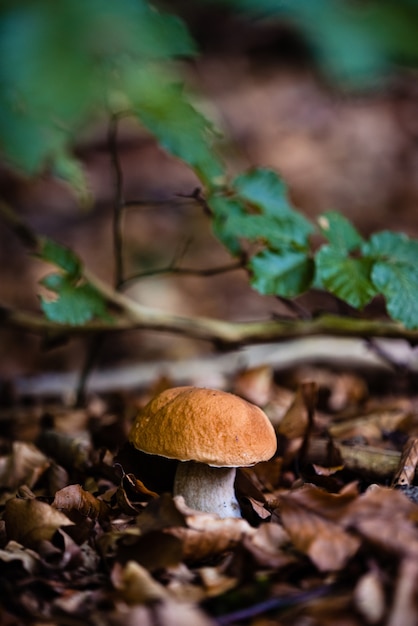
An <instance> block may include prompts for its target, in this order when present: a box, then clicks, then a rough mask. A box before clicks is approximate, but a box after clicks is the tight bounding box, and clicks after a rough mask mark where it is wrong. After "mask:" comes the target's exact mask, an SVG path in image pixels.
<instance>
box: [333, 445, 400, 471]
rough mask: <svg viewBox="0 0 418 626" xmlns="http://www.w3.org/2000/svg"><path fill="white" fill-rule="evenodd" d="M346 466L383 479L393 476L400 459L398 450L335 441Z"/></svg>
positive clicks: (351, 469)
mask: <svg viewBox="0 0 418 626" xmlns="http://www.w3.org/2000/svg"><path fill="white" fill-rule="evenodd" d="M334 445H335V448H336V449H337V451H338V452H339V453H340V455H341V460H342V463H343V465H344V467H345V468H346V469H348V470H350V471H352V472H355V473H357V474H358V475H365V476H367V477H370V476H374V477H378V478H380V479H381V480H384V479H387V478H389V477H392V476H393V474H394V473H395V471H396V469H397V467H398V464H399V459H400V453H399V452H397V451H396V450H384V449H382V448H376V447H374V446H364V445H351V446H349V445H344V444H339V443H337V442H335V444H334Z"/></svg>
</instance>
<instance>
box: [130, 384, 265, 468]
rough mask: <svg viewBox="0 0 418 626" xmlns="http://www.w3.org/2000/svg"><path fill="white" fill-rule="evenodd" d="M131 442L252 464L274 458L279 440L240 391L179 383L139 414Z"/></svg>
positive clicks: (185, 455)
mask: <svg viewBox="0 0 418 626" xmlns="http://www.w3.org/2000/svg"><path fill="white" fill-rule="evenodd" d="M129 440H130V441H131V442H132V443H133V445H134V446H135V447H136V448H138V449H139V450H141V451H143V452H146V453H148V454H156V455H159V456H164V457H167V458H170V459H178V460H180V461H197V462H199V463H206V464H207V465H211V466H214V467H248V466H250V465H254V464H255V463H259V462H260V461H268V460H269V459H270V458H271V457H272V456H273V455H274V453H275V452H276V448H277V439H276V434H275V432H274V428H273V426H272V424H271V422H270V420H269V419H268V417H267V416H266V414H265V413H264V412H263V411H262V410H261V409H260V408H259V407H257V406H255V405H254V404H251V403H250V402H247V401H246V400H244V399H242V398H240V397H238V396H235V395H234V394H231V393H227V392H225V391H219V390H215V389H205V388H199V387H174V388H172V389H167V390H166V391H163V392H162V393H160V394H159V395H158V396H156V397H155V398H154V399H153V400H151V401H150V402H149V403H148V404H147V405H146V406H145V407H144V409H142V411H141V412H140V413H139V415H138V416H137V418H136V420H135V423H134V425H133V426H132V429H131V432H130V434H129Z"/></svg>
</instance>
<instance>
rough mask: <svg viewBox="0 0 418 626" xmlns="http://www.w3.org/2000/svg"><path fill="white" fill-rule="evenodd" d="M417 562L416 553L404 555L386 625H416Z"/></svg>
mask: <svg viewBox="0 0 418 626" xmlns="http://www.w3.org/2000/svg"><path fill="white" fill-rule="evenodd" d="M417 585H418V563H417V559H416V555H415V556H414V557H413V558H411V555H410V556H408V557H406V558H405V559H404V560H403V561H402V564H401V567H400V572H399V578H398V581H397V585H396V588H395V598H394V603H393V607H392V610H391V612H390V615H389V618H388V621H387V626H400V625H401V624H402V626H416V624H418V607H417V602H416V596H417Z"/></svg>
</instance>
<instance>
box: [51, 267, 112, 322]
mask: <svg viewBox="0 0 418 626" xmlns="http://www.w3.org/2000/svg"><path fill="white" fill-rule="evenodd" d="M41 283H42V284H43V285H44V286H45V287H47V288H48V289H50V290H51V291H54V292H55V293H56V294H57V298H56V299H54V300H49V299H46V298H44V297H42V298H41V308H42V310H43V312H44V313H45V315H46V317H47V318H48V319H49V320H51V321H53V322H57V323H58V324H69V325H71V326H81V325H83V324H86V323H87V322H89V321H91V320H92V319H94V318H101V319H104V320H107V321H109V319H111V318H110V316H109V313H108V311H107V306H106V302H105V300H104V299H103V297H102V296H101V294H100V293H99V292H98V291H97V290H96V289H95V288H94V287H93V286H92V285H90V284H89V283H83V284H81V285H78V284H74V281H73V280H71V278H70V277H69V276H67V275H61V274H50V275H48V276H46V277H45V278H44V279H43V280H42V281H41Z"/></svg>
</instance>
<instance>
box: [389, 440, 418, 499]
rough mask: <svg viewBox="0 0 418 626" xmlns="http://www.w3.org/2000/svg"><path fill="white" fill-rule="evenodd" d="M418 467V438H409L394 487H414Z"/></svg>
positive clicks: (394, 479) (393, 482) (394, 480)
mask: <svg viewBox="0 0 418 626" xmlns="http://www.w3.org/2000/svg"><path fill="white" fill-rule="evenodd" d="M417 465H418V438H417V437H409V439H408V441H407V442H406V444H405V446H404V449H403V451H402V455H401V459H400V461H399V467H398V470H397V472H396V474H395V476H394V477H393V480H392V487H396V486H404V485H412V483H413V481H414V478H415V473H416V469H417Z"/></svg>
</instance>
